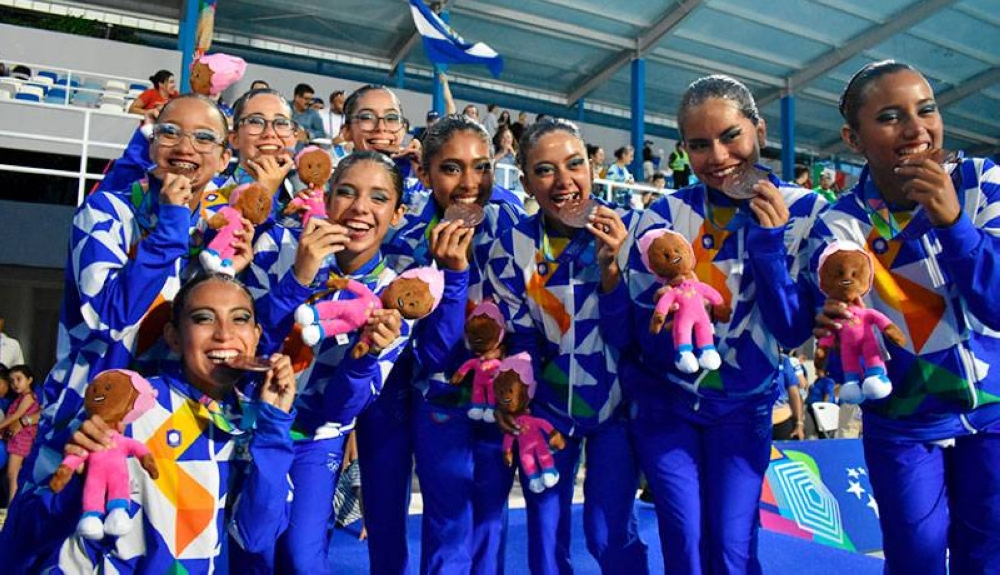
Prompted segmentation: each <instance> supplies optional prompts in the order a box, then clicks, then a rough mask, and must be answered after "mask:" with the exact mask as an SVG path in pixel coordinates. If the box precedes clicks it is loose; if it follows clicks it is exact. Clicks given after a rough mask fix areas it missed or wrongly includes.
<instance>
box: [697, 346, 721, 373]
mask: <svg viewBox="0 0 1000 575" xmlns="http://www.w3.org/2000/svg"><path fill="white" fill-rule="evenodd" d="M698 365H700V366H702V367H704V368H705V369H708V370H712V371H714V370H716V369H719V368H720V367H722V357H720V356H719V352H718V351H716V350H714V349H706V350H705V351H703V352H701V356H700V357H699V358H698Z"/></svg>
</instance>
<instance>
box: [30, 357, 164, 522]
mask: <svg viewBox="0 0 1000 575" xmlns="http://www.w3.org/2000/svg"><path fill="white" fill-rule="evenodd" d="M83 405H84V408H85V409H86V410H87V415H89V416H91V417H93V416H95V415H96V416H100V417H101V419H103V420H104V422H105V423H107V425H108V427H110V428H112V429H116V430H117V428H118V426H119V423H122V424H128V423H131V422H133V421H135V420H136V419H138V418H139V417H140V416H142V414H144V413H146V412H147V411H149V410H150V409H152V408H153V407H154V406H155V405H156V390H154V389H153V388H152V386H150V384H149V382H148V381H146V380H145V379H143V378H142V376H140V375H139V374H138V373H135V372H134V371H128V370H124V369H113V370H108V371H104V372H101V373H100V374H98V375H97V377H95V378H94V380H93V381H91V382H90V385H89V386H87V390H86V392H85V393H84V403H83ZM129 456H134V457H138V458H139V461H140V463H141V464H142V468H143V469H145V470H146V472H147V473H149V476H150V477H152V478H153V479H156V478H158V477H159V472H158V471H157V469H156V461H155V460H154V459H153V454H152V453H151V452H150V450H149V448H148V447H146V446H145V445H144V444H143V443H141V442H139V441H136V440H134V439H132V438H130V437H125V436H124V435H122V434H121V433H119V432H118V431H115V432H114V433H113V434H112V436H111V439H110V447H107V448H105V449H103V450H101V451H93V452H89V453H86V454H84V455H67V456H66V458H65V459H63V462H62V465H60V466H59V469H58V470H56V473H55V475H54V476H53V477H52V480H51V481H50V482H49V487H50V488H51V489H52V491H54V492H56V493H59V492H60V491H62V490H63V488H64V487H66V484H67V483H69V480H70V479H71V478H72V477H73V472H74V471H76V470H77V469H78V468H79V467H80V466H81V465H83V464H84V463H86V464H87V477H86V479H85V480H84V484H83V517H81V518H80V522H79V523H78V524H77V526H76V530H77V533H79V534H80V536H81V537H83V538H85V539H103V538H104V537H105V536H106V535H111V536H115V537H120V536H122V535H125V534H126V533H128V532H129V531H131V530H132V519H131V517H129V513H128V509H129V502H130V501H131V494H130V492H129V474H128V464H127V460H128V458H129ZM105 513H107V517H106V518H104V519H103V521H102V517H104V515H105Z"/></svg>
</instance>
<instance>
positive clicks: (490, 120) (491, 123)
mask: <svg viewBox="0 0 1000 575" xmlns="http://www.w3.org/2000/svg"><path fill="white" fill-rule="evenodd" d="M498 109H500V107H499V106H497V105H496V104H486V117H485V118H483V127H484V128H486V133H487V134H489V135H490V139H492V138H493V136H495V135H496V133H497V127H498V126H499V125H500V117H499V116H498V113H497V110H498Z"/></svg>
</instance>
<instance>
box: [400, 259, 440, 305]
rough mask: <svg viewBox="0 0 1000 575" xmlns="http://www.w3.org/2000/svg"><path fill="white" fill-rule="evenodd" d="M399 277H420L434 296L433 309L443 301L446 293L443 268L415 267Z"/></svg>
mask: <svg viewBox="0 0 1000 575" xmlns="http://www.w3.org/2000/svg"><path fill="white" fill-rule="evenodd" d="M399 277H400V278H402V279H418V280H420V281H422V282H424V283H425V284H427V290H428V291H429V292H430V293H431V297H432V298H434V305H432V306H431V310H433V309H435V308H436V307H437V306H438V304H439V303H441V296H442V295H443V294H444V272H442V271H441V270H438V269H434V268H432V267H422V268H413V269H412V270H407V271H405V272H403V273H401V274H399Z"/></svg>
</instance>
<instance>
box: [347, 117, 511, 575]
mask: <svg viewBox="0 0 1000 575" xmlns="http://www.w3.org/2000/svg"><path fill="white" fill-rule="evenodd" d="M420 175H421V179H422V181H423V184H424V186H425V187H426V188H428V189H429V190H431V197H430V199H429V200H428V201H427V203H426V204H425V206H424V208H423V209H422V210H421V211H420V212H415V213H412V214H409V215H407V217H406V218H405V219H404V220H403V223H402V225H401V226H400V228H399V230H398V231H397V232H396V234H395V235H394V236H393V239H392V241H391V242H390V243H389V244H388V245H387V246H386V248H385V250H386V253H387V257H388V258H389V259H390V260H391V261H393V262H394V267H396V269H405V268H407V267H411V266H415V265H430V264H432V263H436V264H437V266H438V267H439V268H440V269H443V270H444V271H445V282H446V286H447V288H446V291H445V296H444V298H443V299H442V304H441V307H440V308H438V310H437V311H436V312H435V314H434V315H432V316H431V317H430V318H428V320H427V321H424V322H422V323H421V325H420V326H419V327H418V328H417V331H416V333H415V335H414V338H413V342H414V345H413V350H414V353H413V355H414V357H415V359H416V362H415V365H414V366H413V368H412V371H411V372H410V373H409V375H410V376H411V378H412V382H413V385H414V386H415V387H416V389H417V392H418V397H417V399H416V400H415V401H414V406H413V435H414V440H415V441H414V446H415V452H416V461H417V475H419V476H420V486H421V494H422V496H423V501H424V513H423V527H422V530H421V536H422V542H421V572H425V573H483V574H486V573H500V572H502V565H503V536H504V529H503V526H504V524H505V521H504V519H505V512H506V502H507V494H508V493H509V492H510V488H511V485H512V483H513V474H512V473H511V471H510V469H508V468H507V467H506V466H505V465H504V462H503V451H502V449H501V440H502V435H501V433H500V430H499V429H498V428H497V426H496V425H495V424H493V423H486V422H482V421H474V420H472V419H469V417H468V415H466V412H467V411H468V409H469V394H468V392H467V391H465V390H463V389H462V388H458V387H456V386H453V385H451V384H449V383H448V381H449V379H450V378H451V377H452V375H453V374H454V372H455V370H456V369H458V367H459V366H460V365H462V363H463V362H464V361H465V360H467V359H469V358H470V357H471V355H470V354H469V352H468V351H467V350H466V348H465V344H464V341H463V337H462V336H463V328H464V325H465V318H466V310H468V309H472V308H473V307H475V306H476V305H477V304H479V303H480V302H481V301H482V300H483V298H484V297H485V296H487V295H489V294H488V293H486V292H484V286H483V280H484V273H485V266H486V265H487V264H486V262H487V256H488V255H489V250H490V247H491V246H492V245H493V243H494V241H495V240H496V237H497V235H498V234H499V233H500V230H504V229H508V228H510V227H512V226H513V225H514V224H515V223H516V222H517V221H518V220H519V219H520V218H521V217H522V213H521V210H520V208H519V207H517V206H515V205H513V204H510V203H507V202H505V201H504V200H503V199H497V198H491V196H492V190H493V177H492V154H491V153H490V142H489V138H488V135H487V133H486V131H485V129H483V127H482V126H481V125H480V124H479V123H477V122H475V121H473V120H470V119H468V118H467V117H465V116H457V115H456V116H448V117H445V118H443V119H441V120H438V121H437V122H436V123H435V124H434V125H433V126H431V127H430V128H429V129H428V130H427V134H426V136H425V137H424V144H423V153H422V156H421V169H420ZM454 204H478V205H480V206H483V210H484V215H485V217H484V219H483V221H482V222H481V223H478V224H477V225H476V226H475V227H464V226H463V225H462V223H461V222H457V221H449V222H442V221H441V220H442V219H443V217H444V214H445V210H447V209H448V207H450V206H452V205H454ZM466 285H467V286H468V288H467V290H466V289H464V288H465V286H466ZM396 370H397V371H394V372H393V373H394V375H393V378H395V377H402V376H404V375H406V372H403V371H402V366H400V367H397V368H396ZM364 435H365V434H364V432H361V433H360V435H359V437H361V438H364ZM361 461H362V465H364V464H365V462H364V456H362V458H361ZM383 495H384V494H382V493H374V494H373V496H374V497H381V496H383Z"/></svg>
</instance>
